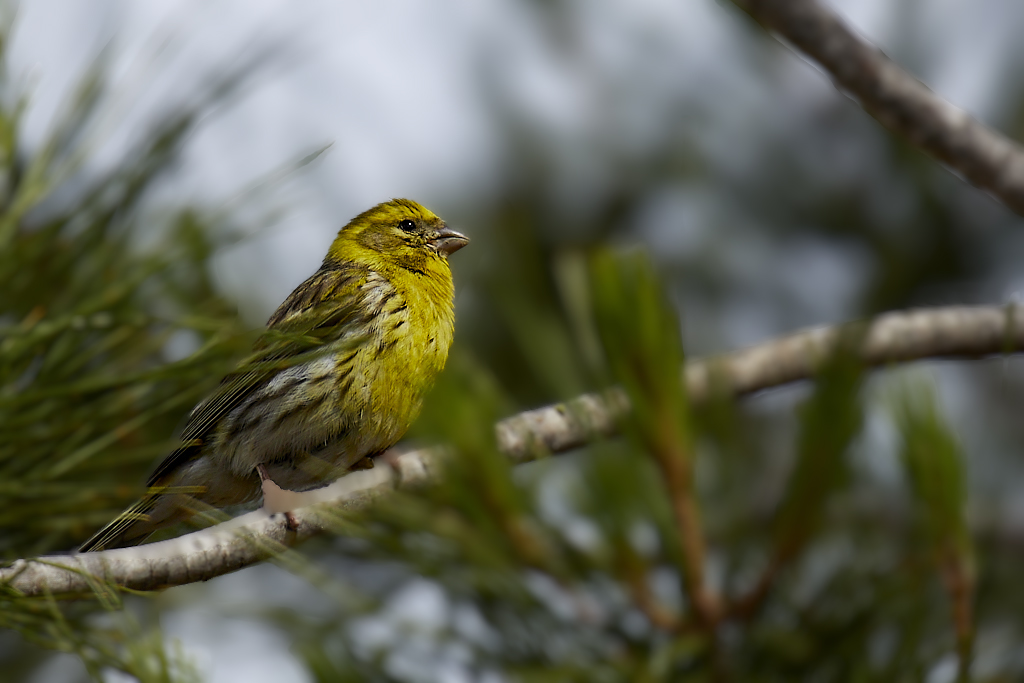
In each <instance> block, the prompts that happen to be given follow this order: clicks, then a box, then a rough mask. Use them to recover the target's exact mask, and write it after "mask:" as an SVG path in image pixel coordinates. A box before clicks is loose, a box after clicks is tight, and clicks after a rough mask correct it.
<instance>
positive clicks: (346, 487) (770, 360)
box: [0, 306, 1024, 595]
mask: <svg viewBox="0 0 1024 683" xmlns="http://www.w3.org/2000/svg"><path fill="white" fill-rule="evenodd" d="M1019 314H1020V312H1019V310H1018V308H1017V307H1016V306H1007V307H999V306H964V307H950V308H935V309H922V310H916V311H907V312H901V313H888V314H886V315H883V316H880V317H879V318H877V319H875V321H874V322H872V323H871V326H870V328H869V330H868V331H867V333H866V337H865V344H864V349H863V353H864V361H865V363H867V364H868V365H870V366H882V365H890V364H896V363H905V362H908V361H914V360H920V359H925V358H981V357H984V356H991V355H996V354H1004V353H1012V352H1018V351H1021V350H1024V324H1022V321H1020V320H1019ZM841 332H842V327H841V326H840V327H820V328H814V329H810V330H805V331H802V332H797V333H795V334H792V335H789V336H786V337H782V338H780V339H777V340H773V341H770V342H766V343H764V344H760V345H758V346H754V347H752V348H749V349H745V350H742V351H737V352H734V353H730V354H724V355H721V356H716V357H712V358H709V359H705V360H698V361H694V362H691V363H689V364H688V365H687V367H686V372H685V376H686V384H687V388H688V390H689V392H690V397H691V400H693V401H700V400H704V399H706V398H708V397H709V396H710V395H711V393H712V392H713V391H716V390H718V391H728V392H732V393H735V394H737V395H745V394H751V393H754V392H757V391H761V390H764V389H768V388H771V387H777V386H781V385H783V384H787V383H790V382H795V381H798V380H802V379H807V378H809V377H812V376H813V375H814V372H815V370H816V368H817V366H818V363H819V362H820V361H821V360H822V359H824V358H825V357H826V356H827V354H828V353H829V351H830V350H831V349H832V347H833V346H834V344H835V343H836V342H837V341H838V340H839V338H840V335H841ZM608 396H609V399H610V400H606V399H603V398H601V397H599V396H596V395H585V396H582V397H580V398H577V399H574V400H572V401H569V402H568V403H565V404H559V405H554V406H548V407H545V408H540V409H538V410H531V411H528V412H525V413H521V414H519V415H516V416H514V417H511V418H508V419H506V420H503V421H502V422H500V423H499V424H498V425H497V440H498V447H499V448H500V449H501V450H502V452H504V453H505V454H507V455H508V456H509V457H510V458H512V459H513V460H515V461H517V462H525V461H528V460H531V459H534V458H535V457H537V456H539V455H541V454H542V453H545V452H554V453H561V452H564V451H568V450H571V449H573V448H577V447H579V446H582V445H585V444H586V443H588V442H590V441H592V440H593V439H595V438H597V437H598V436H601V435H611V434H614V433H615V431H616V415H618V414H620V413H621V411H622V410H624V409H625V408H626V401H625V399H624V397H623V396H622V395H621V394H619V393H617V392H609V394H608ZM435 457H436V453H435V452H431V451H413V452H409V453H405V454H402V455H400V456H398V457H397V458H396V459H395V463H394V466H393V469H392V468H387V467H375V468H373V469H371V470H366V471H361V472H355V473H353V474H350V475H348V476H346V477H344V478H342V479H340V480H339V481H337V482H335V483H334V484H332V485H331V486H329V487H326V488H324V489H320V493H319V496H318V498H319V499H320V500H321V501H322V502H318V503H317V504H315V505H312V506H308V507H305V508H302V509H299V510H296V511H295V512H293V513H292V517H293V519H294V521H295V525H294V526H293V527H292V528H289V525H288V523H287V521H286V519H285V518H284V515H273V516H270V515H268V514H267V513H265V512H259V511H257V512H254V513H250V514H248V515H243V516H242V517H239V518H237V519H234V520H232V521H230V522H227V523H225V524H221V525H218V526H216V527H212V528H210V529H206V530H203V531H199V532H196V533H194V534H189V535H187V536H183V537H181V538H176V539H172V540H169V541H163V542H160V543H151V544H149V545H144V546H140V547H138V548H126V549H119V550H107V551H103V552H99V553H86V554H81V555H64V556H54V557H45V558H38V559H29V560H18V561H17V562H15V563H14V565H13V566H11V567H9V568H6V569H0V582H3V583H5V584H6V585H7V586H9V587H10V588H13V589H15V590H17V591H19V592H21V593H23V594H25V595H45V594H47V593H52V594H54V595H83V594H88V593H91V592H92V591H93V587H94V586H95V585H96V582H97V578H98V579H99V580H101V581H106V582H109V583H112V584H114V585H117V586H121V587H124V588H128V589H133V590H156V589H159V588H166V587H169V586H177V585H181V584H186V583H192V582H195V581H205V580H207V579H211V578H213V577H215V576H220V575H222V574H227V573H229V572H232V571H235V570H237V569H241V568H242V567H247V566H249V565H251V564H255V563H257V562H261V561H263V560H265V559H267V558H268V557H271V556H273V554H274V552H275V550H277V549H280V548H282V547H289V546H293V545H295V544H296V543H298V542H300V541H302V540H305V539H306V538H309V537H310V536H313V535H315V534H318V533H321V532H322V531H323V523H322V513H323V511H324V510H325V509H327V508H330V509H351V510H355V509H359V508H362V507H364V506H366V505H368V504H369V503H370V502H371V501H372V500H373V499H374V498H375V497H376V496H378V495H380V494H381V493H384V492H386V491H388V490H389V489H391V488H393V487H394V486H396V485H399V486H404V485H407V484H410V483H416V482H421V481H424V480H428V479H430V477H431V476H432V475H431V468H430V463H431V461H432V459H433V458H435ZM394 472H397V475H396V474H394ZM396 480H397V481H396Z"/></svg>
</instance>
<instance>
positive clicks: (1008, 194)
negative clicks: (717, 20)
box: [733, 0, 1024, 215]
mask: <svg viewBox="0 0 1024 683" xmlns="http://www.w3.org/2000/svg"><path fill="white" fill-rule="evenodd" d="M733 2H734V3H735V4H736V5H737V6H738V7H740V9H742V10H744V11H745V12H747V13H748V14H750V16H751V17H753V18H754V20H755V21H757V22H758V23H759V24H761V25H762V26H764V27H765V28H766V29H769V30H771V31H774V32H776V33H777V34H778V35H780V36H781V37H783V38H785V39H786V40H787V41H788V42H789V43H791V44H792V45H793V46H795V47H796V48H797V49H799V50H801V51H802V52H803V53H804V54H806V55H807V56H808V57H810V58H811V59H813V60H814V61H816V62H817V63H818V64H820V65H821V66H822V67H823V68H824V69H825V70H827V71H828V72H829V73H830V74H831V75H832V77H833V79H834V80H835V83H836V85H837V87H839V88H840V89H842V90H846V91H847V92H848V93H849V94H851V95H852V96H853V97H855V98H856V99H857V100H859V101H860V103H861V106H863V107H864V109H865V110H866V111H867V112H868V113H869V114H871V115H872V116H873V117H875V118H876V119H877V120H878V122H879V123H881V124H882V125H883V126H885V127H886V128H888V129H889V130H891V131H893V132H895V133H898V134H900V135H902V136H905V137H906V138H907V139H909V140H910V142H912V143H913V144H914V145H917V146H918V147H920V148H921V149H923V150H924V151H926V152H928V153H929V154H931V155H932V156H934V157H936V158H938V159H939V160H940V161H942V162H944V163H946V164H948V165H949V166H950V167H951V168H953V169H954V170H956V171H957V172H959V173H960V174H962V175H963V177H964V178H966V179H967V181H968V182H970V183H971V184H972V185H974V186H975V187H979V188H981V189H983V190H988V191H989V192H991V193H992V194H994V195H995V196H996V197H998V198H999V199H1000V200H1002V201H1003V203H1005V204H1006V205H1007V206H1008V207H1010V208H1011V209H1012V210H1013V211H1015V212H1016V213H1018V214H1020V215H1024V147H1021V146H1020V145H1018V144H1017V143H1015V142H1013V141H1012V140H1010V139H1009V138H1007V137H1006V136H1004V135H1002V134H1000V133H998V132H996V131H994V130H992V129H991V128H988V127H987V126H985V125H983V124H982V123H980V122H978V121H976V120H975V119H973V118H971V117H970V116H969V115H968V114H967V113H966V112H964V111H963V110H961V109H958V108H957V107H954V106H953V105H952V104H950V103H949V102H946V101H945V100H943V99H942V98H940V97H939V96H937V95H936V94H935V93H934V92H932V91H931V90H930V89H928V87H927V86H926V85H924V84H923V83H921V82H920V81H919V80H917V79H916V78H914V77H913V76H912V75H910V74H909V73H907V72H906V71H904V70H903V69H902V68H900V67H899V66H898V65H897V64H895V63H894V62H892V61H891V60H890V59H889V58H888V57H886V56H885V55H884V54H883V53H882V52H881V51H880V50H879V49H878V48H876V47H874V46H873V45H871V44H870V43H868V42H867V41H865V40H863V39H862V38H860V37H859V36H857V35H856V34H855V33H854V32H853V31H851V30H850V28H849V27H848V26H847V25H846V24H845V23H844V22H843V20H842V19H841V18H840V17H839V16H838V15H836V13H834V12H833V11H832V10H831V9H829V8H828V7H826V6H825V5H824V4H822V3H821V2H820V1H819V0H733Z"/></svg>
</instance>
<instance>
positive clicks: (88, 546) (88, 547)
mask: <svg viewBox="0 0 1024 683" xmlns="http://www.w3.org/2000/svg"><path fill="white" fill-rule="evenodd" d="M157 498H158V496H157V495H154V494H149V495H147V496H146V497H145V498H142V499H141V500H139V501H138V502H137V503H135V504H134V505H132V506H131V507H130V508H128V509H127V510H125V511H124V512H122V513H121V514H119V515H118V516H117V518H116V519H114V521H112V522H111V523H110V524H108V525H106V526H105V527H103V528H102V529H100V530H99V531H97V532H96V534H95V535H93V537H92V538H90V539H89V540H88V541H86V542H85V543H83V544H82V546H81V547H80V548H79V549H78V552H80V553H89V552H95V551H99V550H108V549H110V548H127V547H129V546H133V545H138V544H139V543H141V542H142V541H144V540H145V539H146V537H147V536H149V534H151V533H152V532H153V531H155V530H156V529H155V528H154V525H153V524H152V523H151V522H152V519H151V518H150V515H149V513H150V512H151V511H152V510H153V508H154V507H156V504H157Z"/></svg>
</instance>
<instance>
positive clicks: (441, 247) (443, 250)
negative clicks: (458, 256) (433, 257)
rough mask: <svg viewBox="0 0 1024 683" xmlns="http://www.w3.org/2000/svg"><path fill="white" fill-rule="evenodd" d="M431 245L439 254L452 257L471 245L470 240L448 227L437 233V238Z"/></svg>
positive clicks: (431, 241)
mask: <svg viewBox="0 0 1024 683" xmlns="http://www.w3.org/2000/svg"><path fill="white" fill-rule="evenodd" d="M430 244H431V245H432V246H433V247H434V251H436V252H437V253H438V254H444V255H445V256H451V255H452V254H454V253H455V252H457V251H458V250H459V249H462V248H463V247H464V246H466V245H467V244H469V238H468V237H466V236H465V235H463V234H462V233H461V232H455V231H454V230H452V229H451V228H449V227H448V226H445V227H443V228H441V229H440V230H438V231H437V237H435V238H434V239H432V240H430Z"/></svg>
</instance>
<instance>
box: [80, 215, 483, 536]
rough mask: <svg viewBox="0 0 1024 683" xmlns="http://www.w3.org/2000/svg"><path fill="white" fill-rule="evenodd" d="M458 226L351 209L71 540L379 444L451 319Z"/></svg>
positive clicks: (285, 481)
mask: <svg viewBox="0 0 1024 683" xmlns="http://www.w3.org/2000/svg"><path fill="white" fill-rule="evenodd" d="M467 242H468V240H467V239H466V238H465V237H464V236H462V235H460V234H459V233H457V232H455V231H453V230H450V229H449V228H448V227H447V226H446V225H445V224H444V222H443V221H442V220H441V219H440V218H438V217H437V216H436V215H434V214H433V213H432V212H430V211H429V210H428V209H426V208H424V207H422V206H420V205H419V204H417V203H416V202H412V201H409V200H406V199H396V200H393V201H390V202H386V203H384V204H380V205H378V206H375V207H374V208H372V209H370V210H368V211H365V212H363V213H362V214H360V215H358V216H356V217H355V218H354V219H352V221H350V222H349V223H348V225H346V226H345V227H344V228H342V229H341V231H340V232H339V233H338V236H337V238H336V239H335V240H334V243H333V244H331V247H330V249H329V251H328V252H327V256H326V258H325V259H324V262H323V264H322V265H321V266H320V269H319V270H317V272H316V273H314V274H313V275H312V276H311V277H310V278H309V279H307V280H306V281H305V282H303V283H302V284H301V285H299V286H298V287H297V288H296V289H295V291H293V292H292V293H291V295H290V296H289V297H288V298H287V299H286V300H285V301H284V303H282V304H281V306H280V307H279V308H278V309H277V311H276V312H275V313H274V314H273V315H272V316H271V317H270V320H269V322H268V323H267V327H268V331H267V332H266V333H265V334H264V335H263V336H262V337H261V338H260V340H259V341H257V343H256V349H255V352H254V354H253V356H252V357H251V358H249V359H248V360H247V361H245V362H243V363H242V364H241V365H240V366H239V367H238V368H237V369H236V370H235V371H233V372H232V373H231V374H229V375H228V376H227V377H225V378H224V381H223V382H222V383H221V385H220V387H219V388H218V389H217V391H215V392H214V393H213V394H212V395H211V396H209V397H208V398H207V399H205V400H204V401H203V402H201V403H200V404H199V405H197V406H196V407H195V409H194V410H193V411H192V414H191V415H190V417H189V421H188V424H187V425H186V427H185V430H184V432H183V434H182V446H181V447H179V448H178V449H176V450H175V451H174V452H173V453H171V454H170V455H169V456H168V457H167V458H166V459H165V460H164V461H163V462H162V463H161V464H160V465H159V466H158V467H157V469H156V470H155V471H154V473H153V474H152V475H151V476H150V479H149V482H148V486H149V491H148V492H147V494H146V496H145V497H144V498H143V499H142V500H140V501H139V502H138V503H136V504H135V505H134V506H132V507H131V508H129V509H128V510H126V511H125V512H124V513H122V514H121V515H120V516H119V517H118V518H117V519H115V520H114V521H113V522H111V523H110V524H109V525H107V526H106V527H105V528H104V529H102V530H101V531H100V532H99V533H97V534H96V535H95V536H94V537H93V538H92V539H90V540H89V541H87V542H86V543H85V544H84V545H83V546H82V548H81V550H82V551H83V552H84V551H93V550H102V549H104V548H112V547H122V546H127V545H134V544H136V543H139V542H141V541H142V540H144V539H145V538H146V537H147V536H148V535H149V534H151V533H152V532H153V531H156V530H157V529H159V528H162V527H165V526H168V525H170V524H174V523H176V522H178V521H180V520H182V519H185V518H187V517H188V516H189V515H190V514H191V509H194V506H195V503H196V501H198V502H199V503H201V504H205V505H211V506H214V507H224V506H227V505H233V504H237V503H243V502H247V501H250V500H254V499H255V498H256V497H257V496H258V495H259V493H260V477H259V475H258V474H257V467H259V466H262V467H263V468H264V469H265V472H266V474H267V475H269V478H270V479H272V480H273V481H274V482H276V483H277V484H278V485H280V486H281V487H283V488H285V489H291V490H305V489H309V488H315V487H316V486H319V485H322V484H324V483H326V482H327V481H329V480H331V479H333V478H335V477H337V476H339V475H340V474H343V473H344V472H345V471H347V470H349V469H351V468H352V467H353V466H354V465H357V464H359V463H360V462H361V461H363V460H364V459H365V458H372V457H373V456H375V455H378V454H380V453H382V452H384V451H386V450H387V449H388V448H390V447H391V446H393V445H394V444H395V443H396V442H397V441H398V440H399V439H400V438H401V437H402V435H403V434H404V433H405V431H406V430H407V429H408V428H409V426H410V425H411V424H412V421H413V420H414V419H415V418H416V416H417V414H418V413H419V410H420V406H421V403H422V400H423V396H424V394H425V393H426V391H427V390H428V389H429V388H430V386H431V385H432V384H433V380H434V377H435V376H436V375H437V373H438V372H440V371H441V369H442V368H444V364H445V360H446V359H447V357H448V348H449V346H450V345H451V341H452V335H453V333H454V324H455V312H454V307H453V297H454V286H453V283H452V276H451V270H450V269H449V267H448V255H449V254H451V253H453V252H455V251H456V250H458V249H460V248H461V247H462V246H464V245H465V244H466V243H467Z"/></svg>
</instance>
